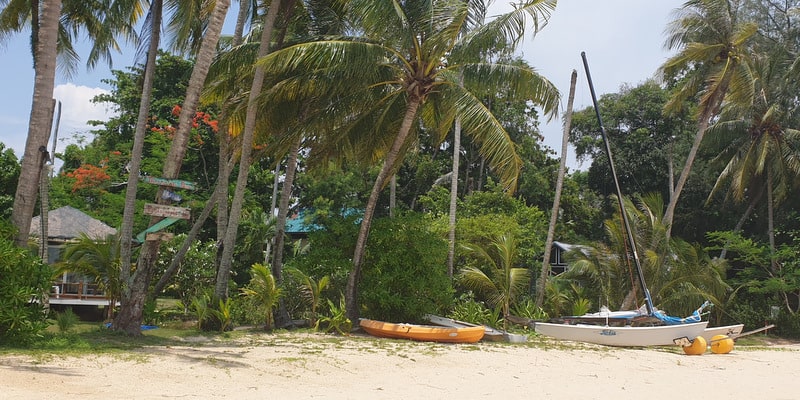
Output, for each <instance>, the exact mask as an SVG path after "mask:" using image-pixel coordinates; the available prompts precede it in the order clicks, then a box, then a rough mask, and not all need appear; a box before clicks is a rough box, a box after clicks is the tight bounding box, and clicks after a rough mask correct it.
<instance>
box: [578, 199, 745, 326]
mask: <svg viewBox="0 0 800 400" xmlns="http://www.w3.org/2000/svg"><path fill="white" fill-rule="evenodd" d="M625 204H626V206H625V211H626V212H627V213H628V221H629V222H630V225H631V231H632V234H633V236H634V242H635V243H636V246H637V253H638V254H640V255H642V259H641V266H642V269H643V275H644V277H645V280H646V281H647V286H648V288H649V289H650V291H651V294H652V297H653V302H654V303H656V304H657V305H658V306H659V307H662V308H668V309H669V310H670V312H672V313H679V312H680V313H687V314H688V313H690V312H691V311H692V310H694V309H695V308H696V307H697V304H699V303H702V302H703V301H704V300H706V299H708V300H711V301H712V302H715V303H716V304H722V303H721V302H720V300H721V299H723V298H724V297H725V293H726V291H727V290H728V289H729V288H728V286H727V285H726V284H725V282H724V276H725V269H724V264H723V263H717V262H712V261H711V260H709V259H708V257H707V256H705V253H704V252H703V251H702V249H699V248H697V247H695V246H693V245H690V244H688V243H686V242H684V241H683V240H681V239H679V238H669V239H667V237H666V235H665V232H666V230H667V226H666V225H665V224H664V222H663V220H662V219H661V216H662V215H663V209H664V202H663V200H662V199H661V197H660V195H657V194H650V195H645V196H642V197H641V198H640V199H639V201H638V202H637V203H636V204H635V205H634V204H633V202H632V201H631V200H630V199H625ZM620 220H621V217H620V216H619V215H617V216H615V217H614V218H613V219H610V220H607V221H606V222H605V227H606V233H607V237H608V243H602V242H601V243H596V244H594V245H591V246H584V247H582V248H581V249H579V250H576V251H573V252H571V253H570V254H569V256H570V257H574V258H575V260H576V261H575V262H574V263H573V265H572V267H571V268H570V270H569V271H568V272H567V273H566V275H565V278H568V279H569V278H574V279H579V280H582V281H583V282H584V285H583V286H584V287H586V288H592V289H594V290H595V291H596V294H597V295H598V296H599V297H600V298H601V300H602V301H604V302H606V303H607V304H610V305H616V304H619V305H620V309H623V310H630V309H633V308H636V306H637V304H639V299H640V296H641V293H639V294H637V291H636V290H635V288H636V287H637V286H638V284H639V283H638V282H637V281H636V272H635V271H631V265H630V257H629V254H630V249H629V247H628V246H629V244H628V241H627V233H626V232H625V230H624V228H623V226H622V224H621V223H620Z"/></svg>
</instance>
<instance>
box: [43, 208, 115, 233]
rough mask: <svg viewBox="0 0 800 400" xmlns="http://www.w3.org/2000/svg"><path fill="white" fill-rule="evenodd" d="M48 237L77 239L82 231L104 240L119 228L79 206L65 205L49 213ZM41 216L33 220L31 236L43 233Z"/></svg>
mask: <svg viewBox="0 0 800 400" xmlns="http://www.w3.org/2000/svg"><path fill="white" fill-rule="evenodd" d="M47 217H48V218H47V222H48V225H47V238H48V239H50V240H69V239H75V238H77V237H79V236H80V234H81V233H84V234H86V236H89V237H90V238H92V239H95V240H102V239H105V238H106V237H107V236H108V235H114V234H116V233H117V230H116V229H114V228H112V227H110V226H108V225H106V224H104V223H103V222H101V221H99V220H96V219H94V218H92V217H90V216H88V215H86V214H84V213H83V212H82V211H81V210H78V209H77V208H73V207H70V206H64V207H61V208H58V209H55V210H51V211H50V212H48V213H47ZM40 221H41V216H36V217H33V219H32V220H31V236H40V235H41V228H42V227H41V223H40Z"/></svg>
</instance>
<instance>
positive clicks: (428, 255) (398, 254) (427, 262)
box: [360, 213, 454, 322]
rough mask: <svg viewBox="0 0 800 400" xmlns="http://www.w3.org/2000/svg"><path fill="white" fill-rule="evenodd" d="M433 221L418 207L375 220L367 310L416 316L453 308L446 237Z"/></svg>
mask: <svg viewBox="0 0 800 400" xmlns="http://www.w3.org/2000/svg"><path fill="white" fill-rule="evenodd" d="M428 225H429V221H428V220H427V219H426V218H425V217H424V216H423V215H421V214H417V213H409V214H407V215H404V216H397V217H394V218H381V219H376V220H375V221H374V222H373V229H372V233H371V234H370V238H369V246H368V247H367V254H366V258H365V262H364V267H363V270H362V279H361V284H360V292H361V295H360V300H361V305H362V308H363V309H364V315H366V316H369V317H371V318H375V319H381V320H388V321H408V322H414V321H421V320H422V317H423V316H424V315H425V314H438V313H440V312H441V311H443V310H446V309H449V308H450V305H451V304H452V299H453V292H454V291H453V287H452V283H451V281H450V278H449V277H448V276H447V266H446V259H447V242H446V241H445V240H444V239H443V238H442V237H440V236H438V235H436V234H435V233H433V232H431V231H430V230H429V229H428V228H427V227H428Z"/></svg>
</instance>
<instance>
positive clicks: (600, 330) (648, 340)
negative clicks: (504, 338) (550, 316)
mask: <svg viewBox="0 0 800 400" xmlns="http://www.w3.org/2000/svg"><path fill="white" fill-rule="evenodd" d="M707 325H708V321H703V322H696V323H691V324H681V325H663V326H622V327H616V326H602V325H585V324H578V325H568V324H551V323H546V322H537V323H536V325H535V330H536V332H537V333H539V334H541V335H545V336H550V337H554V338H556V339H559V340H570V341H573V342H584V343H595V344H602V345H605V346H621V347H643V346H666V345H672V344H674V342H673V340H674V339H679V338H683V337H686V338H688V339H694V338H696V337H698V336H702V335H703V333H704V332H705V329H706V326H707Z"/></svg>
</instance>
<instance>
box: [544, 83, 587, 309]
mask: <svg viewBox="0 0 800 400" xmlns="http://www.w3.org/2000/svg"><path fill="white" fill-rule="evenodd" d="M577 81H578V72H577V71H575V70H574V69H573V70H572V75H571V77H570V84H569V95H568V97H567V111H566V114H565V115H564V133H563V135H562V138H561V160H560V162H559V166H558V177H557V178H556V195H555V198H554V199H553V208H552V209H551V210H550V224H549V225H548V227H547V238H546V239H545V241H544V256H543V258H542V269H541V273H540V274H539V282H538V283H537V286H536V306H537V307H542V305H543V304H544V297H545V288H546V287H547V277H548V276H549V275H550V249H551V247H552V246H553V238H554V237H555V234H556V221H557V220H558V210H559V208H560V207H561V188H562V187H563V186H564V173H565V172H566V170H567V147H568V145H569V130H570V126H571V125H572V104H573V101H575V84H576V83H577Z"/></svg>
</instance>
